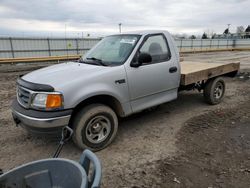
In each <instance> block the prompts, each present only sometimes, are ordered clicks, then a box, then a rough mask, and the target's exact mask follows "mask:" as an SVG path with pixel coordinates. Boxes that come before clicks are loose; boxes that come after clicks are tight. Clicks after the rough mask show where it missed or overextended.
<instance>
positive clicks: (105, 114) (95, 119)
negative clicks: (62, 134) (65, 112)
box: [73, 104, 118, 151]
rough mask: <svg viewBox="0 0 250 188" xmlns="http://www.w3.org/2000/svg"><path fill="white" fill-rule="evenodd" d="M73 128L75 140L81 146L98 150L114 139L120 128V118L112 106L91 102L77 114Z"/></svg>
mask: <svg viewBox="0 0 250 188" xmlns="http://www.w3.org/2000/svg"><path fill="white" fill-rule="evenodd" d="M73 128H74V133H75V134H74V136H73V141H74V142H75V144H76V145H77V146H78V147H79V148H81V149H86V148H88V149H90V150H92V151H98V150H101V149H103V148H105V147H107V146H108V145H109V144H110V143H111V142H112V141H113V140H114V138H115V136H116V133H117V130H118V119H117V116H116V114H115V112H114V111H113V110H112V109H111V108H110V107H108V106H106V105H103V104H91V105H89V106H86V107H84V108H83V109H82V110H81V111H79V112H78V114H76V117H75V119H74V121H73Z"/></svg>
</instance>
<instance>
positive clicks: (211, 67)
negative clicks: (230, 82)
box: [180, 61, 240, 85]
mask: <svg viewBox="0 0 250 188" xmlns="http://www.w3.org/2000/svg"><path fill="white" fill-rule="evenodd" d="M180 64H181V85H189V84H192V83H196V82H198V81H202V80H207V79H209V78H213V77H216V76H219V75H223V74H227V73H230V72H235V71H238V70H239V67H240V63H239V62H235V63H226V64H225V63H201V62H192V61H182V62H180Z"/></svg>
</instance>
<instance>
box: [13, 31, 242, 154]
mask: <svg viewBox="0 0 250 188" xmlns="http://www.w3.org/2000/svg"><path fill="white" fill-rule="evenodd" d="M197 67H198V68H197ZM238 69H239V63H231V64H228V65H224V64H216V63H212V64H210V63H209V64H208V63H207V64H206V63H204V64H203V63H193V62H186V63H185V62H181V63H180V58H179V52H178V49H177V47H176V45H175V42H174V40H173V38H172V37H171V35H170V34H169V33H168V32H167V31H142V32H131V33H124V34H119V35H111V36H107V37H105V38H103V39H102V40H101V41H100V42H99V43H98V44H97V45H96V46H95V47H93V48H92V49H91V50H90V51H89V52H88V53H87V54H85V55H84V56H83V57H81V58H80V59H79V61H77V62H66V63H62V64H57V65H53V66H49V67H46V68H43V69H40V70H36V71H33V72H31V73H28V74H26V75H24V76H22V77H20V78H18V80H17V98H16V100H14V101H13V103H12V114H13V118H14V121H15V122H16V124H17V125H21V126H22V127H24V128H26V129H27V130H28V131H31V132H44V133H47V134H48V133H54V132H58V131H59V130H60V129H62V127H64V126H66V125H69V126H71V127H72V128H73V129H74V132H75V134H74V139H73V140H74V142H75V143H76V145H77V146H78V147H80V148H89V149H91V150H94V151H97V150H100V149H103V148H104V147H106V146H108V145H109V144H110V143H111V142H112V140H113V139H114V138H115V136H116V133H117V129H118V117H125V116H128V115H131V114H133V113H137V112H140V111H142V110H144V109H147V108H150V107H154V106H157V105H160V104H162V103H165V102H168V101H171V100H174V99H176V98H177V95H178V92H179V91H180V90H183V89H185V90H189V89H198V90H200V91H201V90H202V91H204V92H203V93H204V97H205V100H206V101H207V102H208V103H210V104H218V103H219V102H220V101H221V99H222V98H223V95H224V91H225V82H224V80H223V78H222V77H221V76H234V75H235V73H237V71H238ZM181 70H183V71H184V72H183V73H182V72H181Z"/></svg>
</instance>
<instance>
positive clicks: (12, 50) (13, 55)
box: [9, 37, 15, 58]
mask: <svg viewBox="0 0 250 188" xmlns="http://www.w3.org/2000/svg"><path fill="white" fill-rule="evenodd" d="M9 39H10V49H11V55H12V58H15V54H14V48H13V42H12V38H11V37H10V38H9Z"/></svg>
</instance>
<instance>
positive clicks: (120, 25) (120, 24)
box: [118, 23, 122, 33]
mask: <svg viewBox="0 0 250 188" xmlns="http://www.w3.org/2000/svg"><path fill="white" fill-rule="evenodd" d="M118 25H119V33H121V32H122V23H119V24H118Z"/></svg>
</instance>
